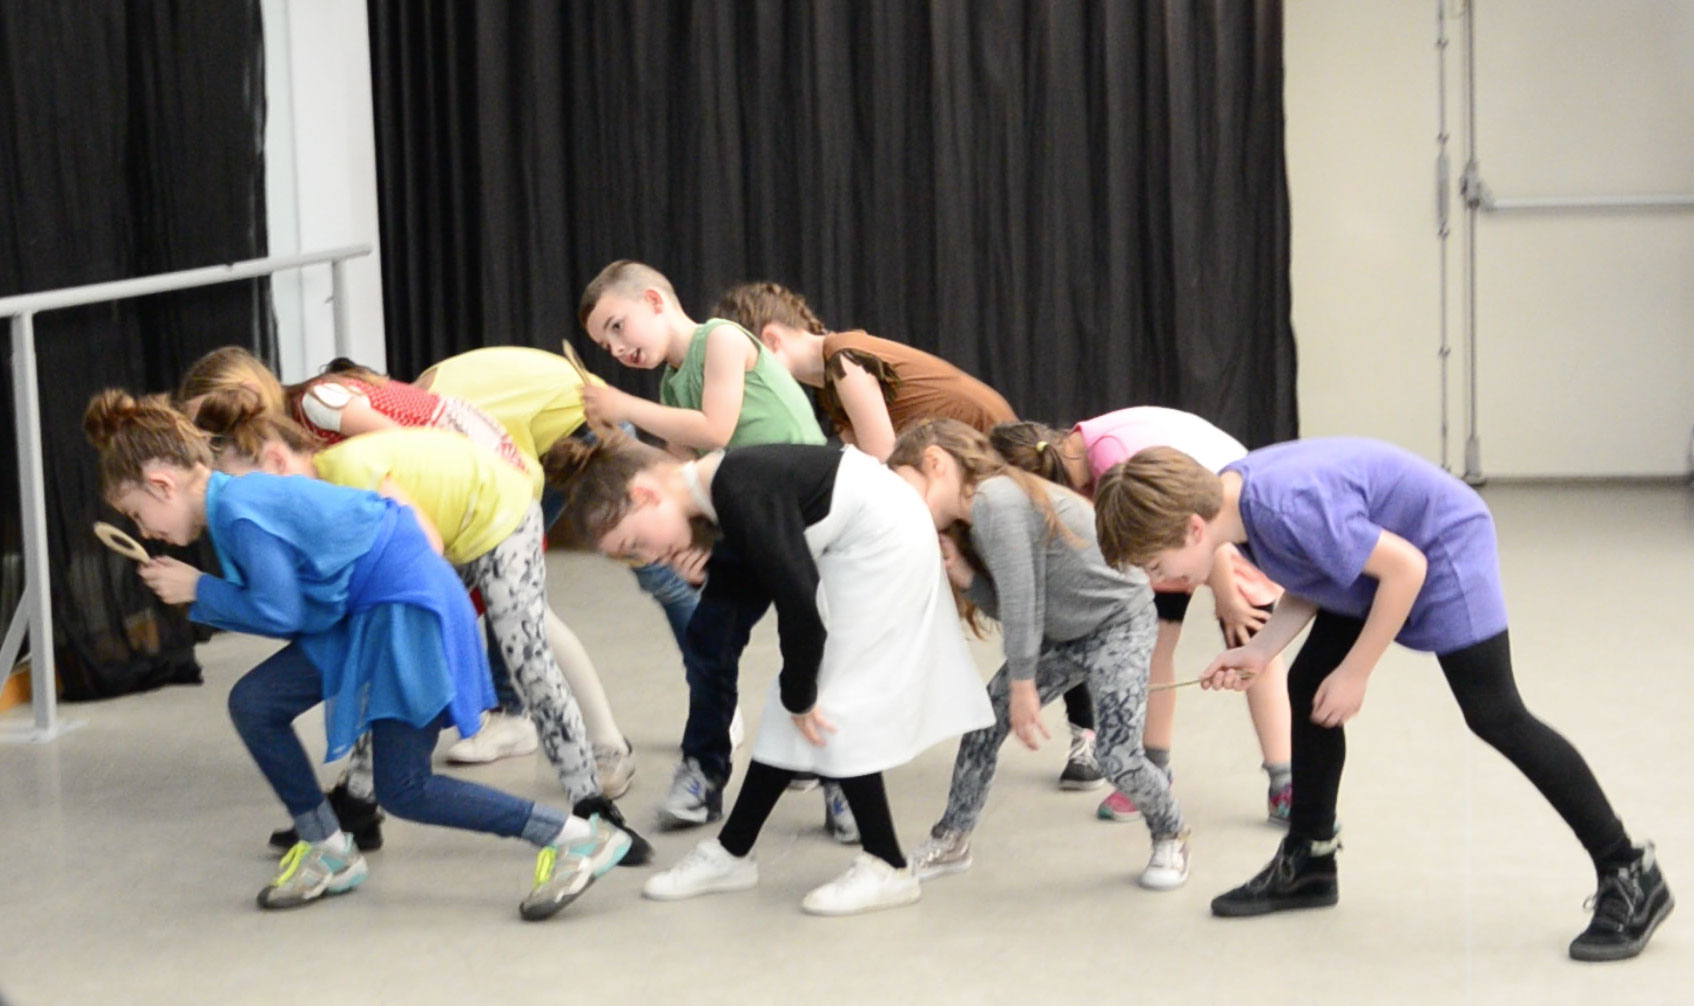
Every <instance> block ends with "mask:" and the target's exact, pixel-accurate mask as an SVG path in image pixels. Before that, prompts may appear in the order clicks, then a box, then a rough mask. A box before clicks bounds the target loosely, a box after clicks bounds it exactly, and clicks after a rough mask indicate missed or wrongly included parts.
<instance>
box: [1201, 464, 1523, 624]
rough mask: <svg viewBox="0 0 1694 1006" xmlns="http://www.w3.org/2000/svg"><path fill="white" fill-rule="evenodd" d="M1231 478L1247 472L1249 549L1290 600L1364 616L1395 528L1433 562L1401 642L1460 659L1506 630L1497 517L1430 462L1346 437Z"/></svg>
mask: <svg viewBox="0 0 1694 1006" xmlns="http://www.w3.org/2000/svg"><path fill="white" fill-rule="evenodd" d="M1224 471H1226V472H1238V473H1240V475H1241V521H1242V524H1243V525H1244V526H1245V527H1246V529H1247V544H1246V546H1245V549H1244V551H1245V552H1246V553H1247V554H1248V557H1249V558H1250V559H1251V560H1252V562H1253V564H1254V565H1256V566H1258V567H1259V568H1260V569H1262V570H1264V571H1265V575H1267V576H1269V577H1270V578H1271V579H1272V580H1275V581H1276V582H1277V583H1280V584H1282V586H1283V587H1284V588H1285V589H1286V590H1287V591H1288V592H1289V593H1290V594H1295V595H1298V596H1300V597H1303V598H1306V599H1307V600H1309V601H1312V602H1314V603H1315V604H1317V606H1318V607H1320V608H1322V609H1323V610H1325V611H1333V612H1335V613H1337V614H1341V615H1348V616H1351V617H1353V618H1364V617H1365V616H1366V615H1367V614H1368V613H1369V612H1370V606H1371V602H1372V601H1373V600H1374V599H1375V597H1376V580H1375V579H1373V578H1372V577H1369V576H1366V575H1365V573H1364V568H1365V560H1366V559H1367V558H1369V556H1370V554H1371V551H1372V550H1373V549H1374V548H1375V547H1376V543H1377V539H1378V538H1380V537H1381V535H1382V532H1383V531H1384V530H1387V531H1392V532H1394V533H1395V534H1397V535H1399V536H1400V537H1402V538H1404V539H1406V540H1407V541H1409V542H1411V543H1412V544H1413V545H1415V546H1417V548H1418V549H1419V550H1420V551H1422V552H1423V554H1424V555H1425V556H1426V557H1427V558H1428V560H1429V572H1428V574H1427V575H1426V576H1425V578H1424V582H1423V589H1422V590H1420V591H1418V596H1417V600H1416V601H1415V602H1413V604H1412V611H1411V614H1410V615H1409V616H1408V617H1407V618H1406V624H1405V627H1404V628H1402V629H1401V630H1400V634H1399V635H1398V636H1396V637H1395V638H1396V640H1397V641H1398V642H1399V643H1400V644H1401V645H1403V646H1407V647H1410V648H1411V649H1414V650H1425V651H1428V652H1432V653H1451V652H1452V651H1454V650H1459V649H1463V648H1464V647H1467V646H1470V645H1472V644H1474V643H1480V642H1482V641H1483V640H1485V639H1488V638H1490V637H1493V636H1496V635H1498V634H1499V633H1501V632H1503V631H1505V628H1506V598H1505V595H1504V593H1502V592H1501V589H1500V561H1499V556H1498V552H1497V550H1496V547H1495V541H1494V520H1493V518H1492V517H1490V516H1489V514H1488V507H1487V506H1486V505H1484V504H1483V502H1482V498H1481V497H1480V496H1478V495H1477V494H1476V493H1475V491H1473V490H1472V489H1471V488H1470V487H1469V486H1467V485H1465V484H1464V483H1463V482H1460V481H1459V480H1458V479H1456V478H1454V477H1453V476H1451V475H1449V474H1447V473H1446V472H1444V471H1442V470H1441V469H1440V468H1437V467H1436V466H1435V465H1433V464H1430V463H1429V462H1428V461H1425V460H1424V459H1422V458H1420V457H1418V456H1417V455H1415V454H1412V453H1411V452H1410V451H1405V450H1402V449H1400V448H1398V447H1395V446H1393V445H1392V444H1385V443H1382V442H1380V441H1376V440H1363V439H1355V438H1341V437H1336V438H1326V439H1316V440H1295V441H1292V442H1290V443H1286V444H1278V445H1276V446H1274V447H1266V448H1264V449H1263V450H1257V451H1254V452H1252V453H1251V454H1248V455H1247V456H1246V457H1245V458H1242V459H1241V460H1240V461H1237V462H1235V463H1234V464H1231V465H1228V466H1226V467H1225V468H1224Z"/></svg>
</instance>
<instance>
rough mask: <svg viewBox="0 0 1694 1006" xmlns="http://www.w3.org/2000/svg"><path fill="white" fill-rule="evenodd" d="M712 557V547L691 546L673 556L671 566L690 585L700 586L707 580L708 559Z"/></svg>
mask: <svg viewBox="0 0 1694 1006" xmlns="http://www.w3.org/2000/svg"><path fill="white" fill-rule="evenodd" d="M711 557H712V550H711V549H707V548H691V549H688V550H686V551H683V552H679V553H677V554H676V555H674V556H672V557H671V560H670V567H671V568H672V569H674V570H676V573H677V575H678V576H680V577H682V578H683V579H684V580H687V581H688V583H689V585H690V586H694V587H698V586H700V585H701V584H702V583H705V582H706V561H707V560H708V559H710V558H711Z"/></svg>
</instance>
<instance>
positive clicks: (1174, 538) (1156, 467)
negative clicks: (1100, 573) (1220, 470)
mask: <svg viewBox="0 0 1694 1006" xmlns="http://www.w3.org/2000/svg"><path fill="white" fill-rule="evenodd" d="M1222 507H1223V483H1222V482H1220V481H1219V480H1218V477H1217V474H1216V473H1214V472H1212V471H1211V470H1210V469H1208V468H1207V467H1206V466H1205V465H1202V464H1201V463H1200V462H1198V461H1195V460H1194V459H1193V458H1191V457H1189V456H1188V455H1186V454H1184V453H1182V452H1181V451H1179V450H1176V449H1175V448H1173V447H1149V448H1147V449H1146V450H1144V451H1141V452H1140V453H1139V454H1136V455H1135V456H1134V457H1132V458H1130V459H1129V460H1128V461H1124V462H1120V463H1118V464H1115V465H1113V466H1112V467H1110V468H1108V469H1106V473H1105V474H1104V475H1102V476H1100V479H1099V482H1098V483H1096V485H1095V487H1094V522H1095V531H1096V532H1097V533H1098V534H1099V538H1100V554H1101V555H1103V556H1105V558H1106V561H1107V562H1109V563H1111V564H1112V565H1114V566H1119V567H1122V566H1145V565H1146V564H1147V563H1149V562H1152V561H1153V559H1154V558H1155V557H1156V556H1158V554H1159V553H1160V552H1163V551H1165V550H1166V549H1172V548H1181V547H1182V546H1183V544H1184V543H1185V542H1186V541H1187V536H1188V518H1189V516H1190V515H1191V514H1198V515H1199V516H1200V519H1201V520H1208V521H1209V520H1211V519H1212V518H1214V517H1216V516H1217V515H1218V510H1219V509H1221V508H1222Z"/></svg>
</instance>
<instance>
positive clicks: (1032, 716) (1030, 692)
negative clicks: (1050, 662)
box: [1009, 681, 1053, 751]
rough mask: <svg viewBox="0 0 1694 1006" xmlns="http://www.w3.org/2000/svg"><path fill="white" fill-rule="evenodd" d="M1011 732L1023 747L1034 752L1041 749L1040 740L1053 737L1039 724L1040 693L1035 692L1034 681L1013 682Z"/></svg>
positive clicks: (1010, 712) (1010, 713)
mask: <svg viewBox="0 0 1694 1006" xmlns="http://www.w3.org/2000/svg"><path fill="white" fill-rule="evenodd" d="M1009 715H1010V719H1011V721H1012V732H1013V733H1015V734H1017V735H1018V740H1020V741H1023V743H1024V747H1027V748H1029V749H1030V750H1031V751H1035V750H1037V749H1039V748H1040V747H1041V738H1046V739H1047V740H1052V739H1053V735H1052V734H1050V733H1048V732H1047V728H1046V727H1045V726H1044V725H1042V723H1041V693H1039V692H1037V691H1036V690H1035V682H1034V681H1014V682H1012V690H1011V709H1010V711H1009Z"/></svg>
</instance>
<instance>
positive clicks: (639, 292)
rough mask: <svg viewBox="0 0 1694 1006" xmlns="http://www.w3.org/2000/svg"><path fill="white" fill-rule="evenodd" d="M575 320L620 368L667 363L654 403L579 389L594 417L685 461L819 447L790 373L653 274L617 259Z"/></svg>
mask: <svg viewBox="0 0 1694 1006" xmlns="http://www.w3.org/2000/svg"><path fill="white" fill-rule="evenodd" d="M577 317H578V318H579V319H580V320H581V321H582V326H583V327H584V328H585V329H587V330H588V337H589V338H590V339H593V340H594V343H595V345H597V346H599V347H600V348H601V349H604V350H606V351H607V352H609V353H611V354H612V356H613V357H614V358H615V359H616V360H617V361H618V362H619V363H621V364H623V365H624V366H626V367H635V368H638V369H641V370H651V369H652V368H654V367H657V366H659V365H660V364H663V365H664V366H665V373H664V377H663V379H662V381H661V383H660V387H659V401H658V402H651V401H647V400H646V399H642V398H637V397H635V396H634V395H631V394H628V393H626V392H623V391H619V390H617V389H616V388H609V387H607V388H584V389H583V403H584V405H585V406H586V408H587V411H588V417H589V418H590V419H591V420H594V421H597V422H601V423H607V424H616V423H620V422H629V423H633V424H634V425H636V426H638V427H640V428H641V429H643V430H646V431H647V432H648V433H651V434H653V435H654V436H656V437H660V438H662V439H663V440H665V442H666V443H668V444H669V445H670V446H671V448H672V449H673V450H674V451H676V452H677V453H682V454H685V455H686V456H692V455H693V454H695V453H704V452H707V451H715V450H718V449H720V448H724V447H743V446H746V445H748V444H780V443H792V444H821V443H823V442H824V435H823V431H822V430H821V429H820V428H819V427H818V422H817V419H816V418H815V417H814V416H813V415H812V407H811V403H810V402H809V401H808V400H807V398H806V393H805V392H804V391H802V390H800V385H799V384H798V383H797V382H796V381H795V380H794V378H793V377H792V376H791V375H790V374H789V373H788V371H787V369H786V368H784V367H783V366H782V364H781V363H780V362H778V361H777V359H776V358H775V357H773V356H772V355H771V354H770V352H769V351H768V350H767V349H765V347H764V346H762V345H760V343H759V341H758V340H757V339H755V338H754V337H753V335H752V333H750V332H748V331H747V330H746V329H744V328H742V327H741V326H739V325H737V324H735V323H734V322H732V321H725V320H724V319H721V318H714V319H712V320H710V321H707V322H706V323H705V324H703V325H702V324H698V323H696V322H695V321H694V319H692V318H690V317H689V316H688V315H687V313H686V312H684V311H683V309H682V305H681V304H679V303H678V302H677V299H676V292H675V290H674V289H673V288H672V287H671V284H670V281H669V280H667V279H665V277H664V276H663V275H662V274H661V273H659V272H658V270H656V269H653V268H651V267H649V266H645V265H642V264H641V263H639V262H631V261H628V260H620V261H617V262H613V263H612V264H611V265H609V266H607V267H606V268H605V269H604V270H603V271H602V272H601V273H600V275H599V276H598V277H596V278H595V280H594V282H592V283H590V284H589V285H588V289H587V290H586V291H585V292H584V293H583V295H582V302H581V304H580V306H579V307H578V309H577Z"/></svg>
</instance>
